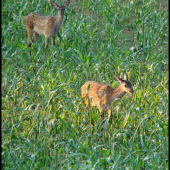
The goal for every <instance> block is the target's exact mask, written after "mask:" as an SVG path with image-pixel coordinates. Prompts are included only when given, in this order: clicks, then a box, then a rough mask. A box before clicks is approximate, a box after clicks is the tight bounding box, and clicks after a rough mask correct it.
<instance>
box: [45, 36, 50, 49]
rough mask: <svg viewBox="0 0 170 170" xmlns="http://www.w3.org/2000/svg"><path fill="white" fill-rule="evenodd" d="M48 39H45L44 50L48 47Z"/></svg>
mask: <svg viewBox="0 0 170 170" xmlns="http://www.w3.org/2000/svg"><path fill="white" fill-rule="evenodd" d="M49 38H50V37H45V50H46V49H47V47H48V40H49Z"/></svg>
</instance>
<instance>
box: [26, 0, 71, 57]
mask: <svg viewBox="0 0 170 170" xmlns="http://www.w3.org/2000/svg"><path fill="white" fill-rule="evenodd" d="M50 2H51V4H52V5H53V6H54V7H55V8H56V9H57V10H58V14H57V16H56V17H54V16H45V15H42V14H37V13H31V14H29V15H27V16H26V17H24V21H25V25H26V28H27V32H28V48H29V47H31V39H32V37H33V39H32V42H33V43H34V44H35V43H36V41H37V39H38V37H39V34H42V35H44V36H45V50H46V49H47V47H48V40H49V38H50V37H51V42H52V46H55V37H56V34H57V33H58V31H59V29H60V26H61V24H62V21H63V16H64V11H65V8H66V7H67V6H68V5H69V3H70V0H67V1H66V2H65V4H64V5H58V4H56V3H55V2H53V1H50ZM34 50H35V51H36V48H34ZM29 55H31V51H29Z"/></svg>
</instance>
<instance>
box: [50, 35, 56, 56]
mask: <svg viewBox="0 0 170 170" xmlns="http://www.w3.org/2000/svg"><path fill="white" fill-rule="evenodd" d="M51 42H52V46H55V37H51ZM53 51H54V50H53ZM53 57H55V56H53Z"/></svg>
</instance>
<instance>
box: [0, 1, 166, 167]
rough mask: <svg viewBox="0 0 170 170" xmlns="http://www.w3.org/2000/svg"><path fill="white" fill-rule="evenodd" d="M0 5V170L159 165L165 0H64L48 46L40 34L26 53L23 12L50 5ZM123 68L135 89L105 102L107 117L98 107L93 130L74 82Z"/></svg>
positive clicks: (162, 162) (107, 77)
mask: <svg viewBox="0 0 170 170" xmlns="http://www.w3.org/2000/svg"><path fill="white" fill-rule="evenodd" d="M1 3H2V16H1V18H2V21H1V23H2V26H1V28H2V31H1V43H2V46H1V48H2V59H1V66H2V70H1V100H2V104H1V114H2V122H1V133H2V134H1V139H2V141H1V148H2V150H1V156H2V160H1V161H2V165H1V167H2V168H3V169H26V170H28V169H47V170H49V169H50V170H53V169H57V170H58V169H64V170H67V169H69V170H75V169H76V170H77V169H81V170H92V169H98V170H99V169H100V170H106V169H109V170H111V169H117V170H124V169H126V170H131V169H133V170H144V169H146V170H149V169H155V170H158V169H159V170H164V169H168V165H169V158H168V141H169V138H168V120H169V115H168V101H169V100H168V95H169V92H168V88H169V86H168V80H169V72H168V71H169V70H168V28H169V27H168V1H165V0H163V1H161V0H158V1H155V0H153V1H152V0H134V1H133V0H131V1H130V0H78V1H73V0H71V3H70V5H69V6H68V7H67V9H66V10H65V14H64V19H63V23H62V25H61V28H60V31H59V34H58V35H57V38H56V46H55V47H52V45H51V40H49V46H48V48H47V51H46V52H45V38H44V36H40V37H39V39H38V41H37V43H36V44H35V45H32V49H31V50H32V57H29V51H28V48H27V37H28V35H27V30H26V27H25V25H24V20H23V18H24V16H26V15H28V14H29V13H31V12H36V13H41V14H44V15H49V16H50V15H51V16H55V15H56V14H57V10H55V9H54V7H53V6H52V5H51V3H50V1H49V0H48V1H45V0H33V1H30V0H29V1H26V0H22V1H19V0H8V1H5V0H4V1H2V2H1ZM56 3H58V4H63V3H64V2H63V1H61V0H57V1H56ZM34 46H35V47H36V48H37V53H35V52H34V51H33V48H34ZM131 47H135V48H136V51H135V52H132V51H130V48H131ZM45 53H46V54H45ZM53 55H55V58H54V57H53ZM125 72H126V73H127V74H128V76H129V79H130V81H131V82H132V84H133V89H134V90H135V92H134V94H133V95H130V94H126V95H125V96H124V97H123V99H122V100H121V101H120V102H119V103H118V106H117V107H116V108H114V109H113V115H114V118H113V122H110V121H108V114H107V113H105V122H104V125H105V128H104V130H103V131H102V132H101V131H100V128H101V125H102V122H101V118H100V112H99V110H98V109H97V108H96V109H95V110H94V111H93V112H92V111H91V110H89V113H90V115H91V119H89V117H88V111H86V110H85V107H84V100H83V99H82V97H81V93H80V89H81V86H82V85H83V84H84V83H85V82H86V81H88V80H94V81H98V82H100V83H104V84H110V85H112V86H113V88H116V87H118V86H119V83H118V82H117V81H115V80H114V77H113V74H114V75H116V76H118V77H120V78H123V74H124V73H125Z"/></svg>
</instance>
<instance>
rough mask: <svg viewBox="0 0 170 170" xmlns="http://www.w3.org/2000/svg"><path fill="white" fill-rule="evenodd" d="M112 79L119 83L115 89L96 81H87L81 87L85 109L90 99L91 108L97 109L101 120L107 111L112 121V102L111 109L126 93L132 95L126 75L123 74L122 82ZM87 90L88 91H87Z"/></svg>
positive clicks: (130, 85) (119, 79) (132, 91)
mask: <svg viewBox="0 0 170 170" xmlns="http://www.w3.org/2000/svg"><path fill="white" fill-rule="evenodd" d="M114 78H115V79H116V80H117V81H118V82H119V83H121V84H120V86H119V87H118V88H117V89H113V87H112V86H111V85H109V84H106V85H105V84H100V83H98V82H96V81H88V82H86V83H85V84H84V85H83V86H82V87H81V96H82V97H83V98H85V105H86V109H87V108H88V105H89V98H92V103H91V106H92V107H95V106H97V107H99V108H100V113H101V117H102V120H103V118H104V111H106V110H108V113H109V117H111V121H112V106H111V104H112V102H113V101H114V104H113V108H114V107H115V106H116V104H117V102H118V101H119V100H121V98H122V97H123V96H124V95H125V94H126V93H131V94H133V93H134V90H133V88H132V84H131V82H130V81H129V80H128V75H127V74H126V73H125V74H124V80H123V79H121V78H118V77H116V76H114ZM88 89H89V90H88Z"/></svg>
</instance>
